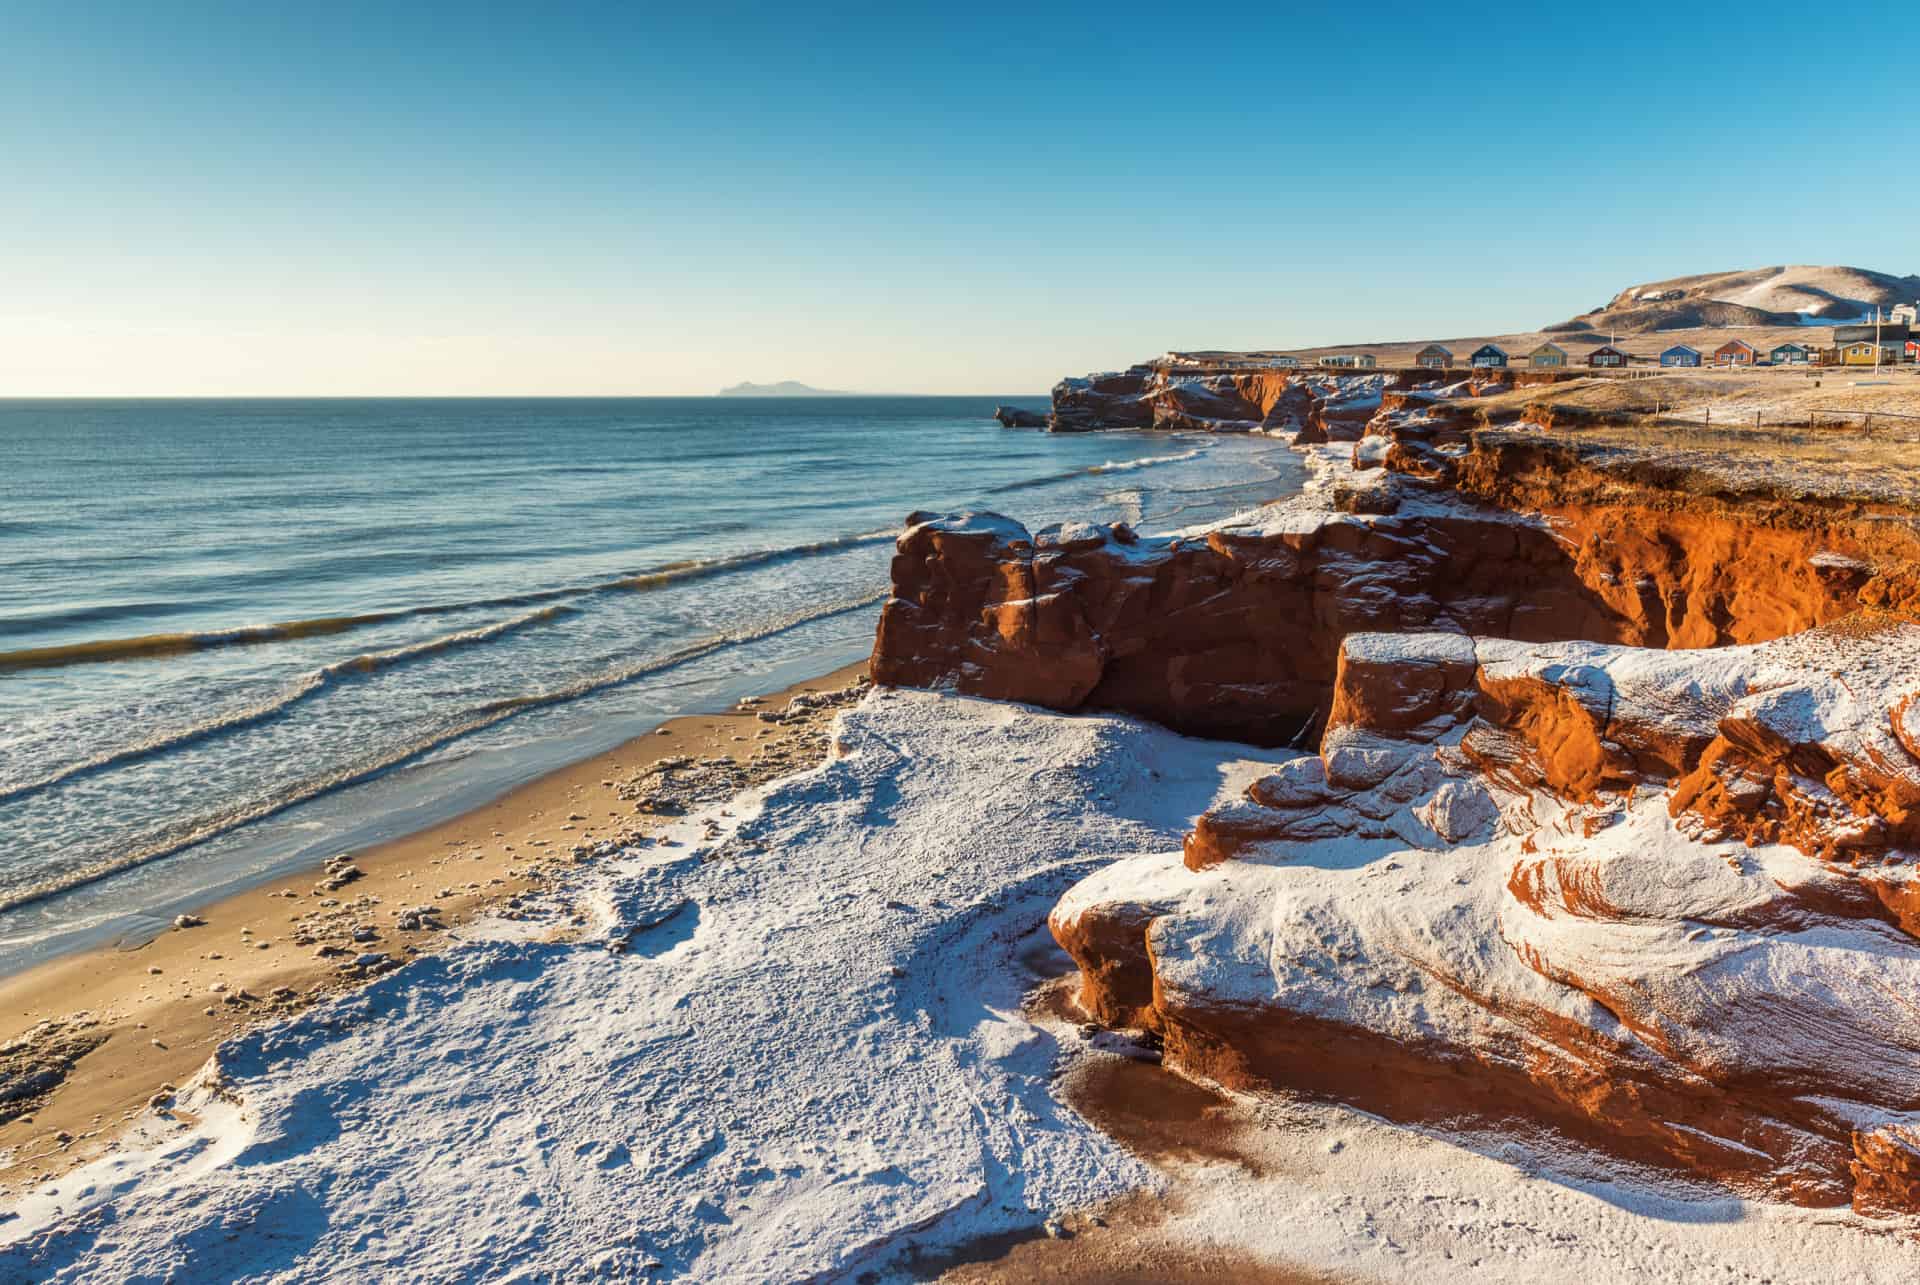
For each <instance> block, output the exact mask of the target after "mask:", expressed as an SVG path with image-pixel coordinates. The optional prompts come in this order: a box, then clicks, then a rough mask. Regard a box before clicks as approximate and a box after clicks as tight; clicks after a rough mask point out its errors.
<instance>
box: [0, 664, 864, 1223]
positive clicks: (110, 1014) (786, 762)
mask: <svg viewBox="0 0 1920 1285" xmlns="http://www.w3.org/2000/svg"><path fill="white" fill-rule="evenodd" d="M865 669H866V665H865V662H864V661H863V662H861V663H859V664H855V665H850V666H847V667H846V668H844V669H841V670H838V671H836V672H835V673H832V674H828V675H826V676H824V677H821V678H817V679H812V680H809V681H807V682H802V683H797V684H795V685H793V686H792V687H789V688H786V689H784V690H782V691H780V692H778V693H774V694H772V695H770V696H768V697H765V698H760V699H759V700H758V701H757V702H755V703H752V704H748V703H747V702H743V703H742V706H743V707H742V708H739V709H735V710H731V711H727V712H723V713H715V714H693V715H687V716H684V717H680V718H676V719H673V720H671V721H669V722H667V723H665V724H663V725H662V726H661V727H660V728H659V729H658V730H656V731H654V732H650V733H647V734H646V735H643V736H640V737H636V738H635V739H633V740H631V741H629V742H627V743H626V744H624V745H621V746H619V747H617V748H615V749H613V750H610V751H608V752H607V753H605V754H601V755H597V756H595V757H594V758H590V759H587V760H584V761H582V762H580V763H576V764H573V765H572V766H569V767H565V768H562V769H560V770H558V771H555V772H553V773H550V774H548V775H547V776H544V777H541V778H539V779H538V780H535V781H531V782H529V783H527V784H526V785H523V786H520V787H519V788H517V789H515V790H513V791H511V792H510V793H508V794H505V795H503V796H501V797H500V798H499V799H497V800H495V801H494V802H492V803H489V804H487V805H485V806H482V807H479V808H476V809H474V810H473V811H471V812H467V813H465V814H463V815H461V816H458V817H455V818H453V819H451V820H449V821H446V822H444V823H442V824H439V825H435V826H432V827H429V828H428V829H425V830H422V831H420V832H418V833H416V834H412V835H408V836H406V837H404V838H400V839H396V840H393V841H390V842H387V843H382V844H379V845H376V846H374V847H372V848H367V849H363V850H361V851H357V852H352V853H346V854H342V855H343V856H346V857H349V858H350V860H349V861H346V862H342V861H340V859H339V858H335V859H334V860H332V861H330V862H329V863H328V865H327V867H326V868H324V869H315V870H310V871H307V872H305V873H300V874H293V875H287V876H283V877H281V878H278V879H275V880H274V881H272V882H270V883H267V884H263V885H261V886H260V887H257V888H253V889H250V890H248V891H246V892H243V893H239V894H237V895H235V896H232V897H228V898H225V899H223V900H221V901H218V902H214V903H212V904H210V905H208V906H206V907H204V908H201V909H199V910H197V911H195V912H194V918H196V919H199V920H203V921H204V923H202V924H199V925H197V926H189V927H176V928H173V929H170V930H168V931H165V932H163V933H161V934H160V935H159V936H158V937H157V938H155V939H154V940H152V941H150V942H148V943H146V944H145V945H141V946H138V947H137V948H133V949H120V948H115V947H100V948H97V949H93V950H89V951H85V952H82V953H79V954H75V955H71V956H66V957H63V958H60V959H55V960H51V961H49V962H47V963H45V964H42V965H39V966H37V967H35V968H32V969H29V970H27V971H26V972H23V973H19V974H17V975H15V976H12V977H9V978H6V979H4V980H3V981H0V1117H5V1122H4V1123H0V1194H3V1193H4V1192H6V1191H9V1190H12V1189H16V1188H17V1187H18V1186H19V1185H21V1184H22V1183H24V1182H30V1181H38V1180H41V1179H44V1178H46V1177H48V1176H51V1175H53V1174H57V1173H61V1172H64V1171H65V1170H67V1169H69V1168H71V1167H72V1166H74V1165H76V1164H79V1163H81V1162H83V1161H85V1160H89V1159H92V1158H93V1157H94V1156H97V1155H98V1154H100V1153H101V1152H102V1151H104V1150H105V1149H106V1148H107V1146H108V1145H109V1144H110V1143H111V1142H112V1140H113V1139H114V1137H116V1136H117V1135H118V1133H119V1131H120V1129H121V1128H122V1127H123V1126H124V1125H125V1124H126V1123H127V1122H128V1121H129V1120H131V1119H132V1118H133V1117H134V1116H136V1115H137V1114H138V1113H139V1112H140V1111H141V1110H143V1109H144V1108H145V1107H146V1106H147V1105H148V1104H149V1102H150V1101H152V1100H154V1099H155V1098H156V1096H159V1097H162V1098H164V1095H165V1094H166V1093H167V1091H168V1090H169V1088H170V1087H171V1086H174V1085H179V1084H183V1083H185V1082H186V1081H187V1080H188V1079H189V1078H191V1077H192V1076H193V1075H194V1074H195V1072H197V1071H198V1070H199V1069H200V1068H201V1067H202V1066H203V1065H204V1064H205V1063H206V1061H207V1058H208V1057H209V1056H210V1055H211V1054H212V1052H213V1051H214V1049H215V1047H216V1046H217V1045H218V1044H219V1043H220V1041H222V1040H224V1039H226V1038H227V1037H228V1036H230V1035H233V1034H235V1033H236V1032H239V1031H241V1030H244V1029H246V1028H247V1027H249V1026H251V1025H253V1024H256V1023H259V1022H263V1021H267V1020H271V1019H273V1018H277V1017H281V1016H284V1015H286V1014H288V1013H293V1012H297V1011H299V1010H300V1009H301V1008H304V1007H306V1006H307V1005H309V1004H312V1003H314V1002H315V1001H316V1000H319V999H323V998H326V997H328V996H330V995H334V994H338V993H339V992H341V991H343V990H347V989H349V988H351V987H353V986H355V985H358V984H360V983H361V982H363V981H364V980H366V979H367V978H368V977H371V976H376V975H378V973H379V972H381V971H384V970H385V969H387V968H389V967H392V966H394V965H397V964H399V963H404V962H405V961H406V960H407V959H409V958H412V957H413V956H415V955H419V954H425V953H429V952H431V951H433V950H435V949H436V948H437V947H439V946H440V945H443V944H445V943H447V942H449V941H452V940H457V939H458V937H459V935H460V931H461V928H462V926H463V925H466V924H468V923H470V922H471V921H473V920H474V919H476V918H478V917H481V916H483V915H506V916H509V917H515V916H519V915H521V914H522V913H523V910H522V907H523V906H526V907H531V905H532V903H534V902H536V901H540V902H545V903H549V905H548V909H550V908H551V907H550V903H551V901H552V897H551V893H552V890H553V889H554V888H555V887H556V886H558V885H561V884H562V883H563V881H562V880H561V879H559V878H558V877H557V876H559V875H560V873H561V872H562V871H563V870H564V869H566V868H571V867H572V866H573V865H575V864H579V863H585V862H591V861H592V860H594V859H595V857H594V854H593V849H594V848H595V847H597V846H598V845H601V844H605V843H610V842H617V841H619V840H620V839H622V838H623V837H632V836H637V835H644V834H646V833H647V832H648V831H650V830H652V829H655V828H658V827H659V826H660V825H661V824H663V823H664V822H665V821H667V820H672V819H675V818H674V817H672V816H666V817H659V816H656V815H654V814H653V813H651V812H649V811H647V810H646V808H647V804H646V803H645V802H644V801H642V800H643V796H645V795H646V794H647V793H648V792H649V791H648V786H646V785H644V784H636V782H639V781H642V780H643V779H644V780H646V781H651V782H655V783H657V782H658V780H659V778H658V776H651V777H650V776H648V773H649V770H650V769H653V768H655V767H656V765H658V764H660V763H661V761H662V760H668V759H673V758H678V757H681V756H688V757H691V758H693V759H695V760H699V759H707V760H712V759H718V758H729V759H732V760H734V762H733V763H732V764H727V765H714V766H713V767H711V768H708V769H703V768H701V767H698V766H692V765H690V766H689V767H688V768H686V769H682V770H681V771H682V772H683V773H687V774H691V775H693V776H694V777H697V778H700V779H699V780H698V781H697V782H696V783H695V784H694V785H692V786H690V787H689V789H692V790H699V791H701V792H702V793H701V798H702V801H703V802H704V801H705V800H706V799H709V798H716V797H718V798H724V797H727V796H729V795H731V794H732V793H736V792H738V790H740V789H745V788H750V787H751V786H753V785H757V784H759V783H761V782H763V781H767V780H772V779H775V778H777V777H780V776H785V775H788V774H790V773H792V772H795V771H799V770H802V769H804V768H807V767H810V766H812V765H813V764H814V763H816V762H818V761H819V759H820V758H821V757H822V756H823V755H824V752H825V735H826V725H827V723H828V722H829V721H830V720H831V718H832V708H831V707H829V706H827V705H826V704H824V703H823V704H822V705H820V706H819V707H816V708H813V709H802V710H799V711H797V712H795V713H793V714H792V715H791V716H780V717H779V720H778V721H769V719H772V718H775V717H776V716H777V715H778V713H779V712H780V711H785V710H787V709H788V708H789V702H790V701H791V698H792V697H793V696H795V695H798V694H801V693H829V692H843V691H845V690H846V689H848V688H849V687H851V686H852V685H853V684H854V683H855V681H856V680H857V679H858V678H860V677H861V676H863V675H864V672H865ZM804 704H805V702H803V705H804ZM763 712H764V713H765V714H766V715H767V717H762V715H763ZM716 791H719V792H718V793H716ZM343 866H350V867H351V869H352V871H355V872H357V873H353V874H344V873H343V872H342V867H343ZM566 926H567V921H566V920H565V918H564V917H562V918H561V919H560V920H559V921H558V923H557V924H556V931H557V932H560V933H564V931H565V930H566ZM389 961H390V962H389Z"/></svg>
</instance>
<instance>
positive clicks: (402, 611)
mask: <svg viewBox="0 0 1920 1285" xmlns="http://www.w3.org/2000/svg"><path fill="white" fill-rule="evenodd" d="M893 538H894V533H893V532H892V531H862V532H859V533H857V534H854V535H843V536H836V537H833V538H832V539H827V540H816V541H812V542H810V543H806V544H791V545H784V546H782V547H780V548H775V549H756V550H753V551H751V552H748V553H735V554H729V555H728V556H726V557H722V558H707V559H690V560H687V561H682V562H669V563H665V564H663V565H661V566H658V567H652V568H649V569H647V570H644V571H636V572H633V573H631V574H629V575H623V576H617V577H615V578H613V579H611V580H602V581H598V582H596V583H594V584H586V585H572V586H568V587H564V588H555V589H539V590H534V591H532V592H529V593H520V594H508V595H503V596H501V597H497V598H476V599H472V600H470V601H466V602H447V603H432V604H429V605H426V606H421V607H402V608H396V609H394V610H391V611H369V612H363V613H360V614H358V615H351V616H320V617H315V618H314V619H311V620H289V621H283V622H281V623H279V624H271V625H244V626H240V627H238V628H234V629H214V630H205V631H201V632H196V633H173V634H143V635H141V636H139V637H134V638H103V639H98V640H95V641H92V642H79V643H65V644H62V645H60V646H56V647H28V648H23V649H20V650H16V651H0V672H5V671H7V670H16V669H55V668H60V667H63V666H67V665H92V664H101V663H105V662H110V661H121V660H147V659H152V658H155V657H162V656H179V655H184V654H186V653H188V652H194V651H205V650H210V649H213V648H218V647H246V646H255V645H258V644H261V643H276V642H290V641H294V640H296V639H302V638H319V637H324V636H326V635H328V634H340V633H346V632H348V631H350V630H354V629H360V628H364V627H366V626H368V625H379V624H388V623H391V622H393V621H396V620H410V619H417V618H420V617H425V616H444V615H452V614H454V613H457V612H464V611H483V610H486V609H487V608H504V607H530V606H535V605H537V604H540V603H548V602H564V601H567V600H570V599H576V598H586V597H591V596H593V595H595V594H605V593H615V592H620V591H622V590H625V591H634V590H641V591H644V590H648V589H658V588H661V587H663V586H665V585H672V584H681V583H684V582H686V581H688V580H698V579H704V578H705V577H707V576H717V575H724V574H726V573H728V572H733V571H740V570H743V569H746V568H749V567H763V566H767V565H769V564H771V563H776V562H784V561H787V560H789V559H793V558H810V557H818V556H820V555H822V554H829V553H838V552H841V551H842V550H845V549H854V548H859V547H860V546H862V545H868V544H878V543H880V542H882V541H886V540H891V539H893ZM348 663H351V662H348ZM6 797H7V796H6V795H0V799H4V798H6Z"/></svg>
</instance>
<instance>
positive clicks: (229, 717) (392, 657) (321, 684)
mask: <svg viewBox="0 0 1920 1285" xmlns="http://www.w3.org/2000/svg"><path fill="white" fill-rule="evenodd" d="M573 611H574V609H573V608H572V607H566V606H553V607H542V608H541V609H540V610H538V611H530V612H528V613H526V614H525V615H523V616H515V617H513V618H512V619H510V620H502V621H499V622H497V623H495V624H491V625H486V626H483V627H481V628H479V629H463V630H461V631H460V632H459V633H452V634H442V635H441V636H440V637H438V638H429V639H426V640H425V641H423V642H417V643H410V644H408V645H407V646H405V647H395V648H393V649H392V650H390V651H370V652H364V653H362V654H361V655H358V656H351V657H348V658H347V659H346V660H339V661H335V662H334V663H333V664H331V665H325V666H322V667H321V668H319V669H316V670H314V671H312V672H311V673H306V674H302V675H300V677H298V678H296V679H295V680H294V681H293V682H292V683H290V684H288V685H287V686H286V687H284V688H282V689H281V690H280V691H279V692H277V693H275V694H274V696H273V697H272V698H271V699H269V700H266V701H263V702H261V703H260V704H257V705H251V706H248V707H246V708H244V709H237V710H230V711H227V712H225V713H223V714H220V715H218V716H216V717H213V718H209V719H207V720H205V721H204V722H199V723H194V724H192V725H190V726H187V727H181V728H176V729H174V730H172V731H168V732H163V733H161V734H160V735H158V736H154V737H152V738H150V739H148V740H144V741H138V742H135V743H134V744H132V745H123V746H120V747H117V748H115V749H111V750H107V751H104V752H103V753H100V754H97V755H95V756H94V757H92V758H88V759H82V760H80V761H79V762H76V763H69V764H66V765H64V766H62V767H61V768H59V769H58V770H56V771H53V772H49V773H47V774H46V775H45V776H41V777H36V778H35V779H33V780H31V781H22V782H20V783H18V784H14V785H6V786H0V803H8V802H11V801H12V800H14V799H20V798H25V797H26V796H27V795H29V794H37V793H39V792H40V791H41V790H45V789H49V788H51V787H53V786H55V785H58V784H60V783H61V782H62V781H71V780H72V779H74V778H75V777H78V776H87V775H91V774H92V773H94V772H99V771H103V770H105V769H107V768H111V767H120V766H123V765H125V764H127V763H132V762H136V761H138V760H140V759H143V758H148V757H150V756H152V755H154V754H160V753H164V752H165V751H167V750H171V749H177V748H178V747H180V746H182V745H189V744H192V743H193V742H195V741H200V740H205V739H206V738H207V737H210V736H218V735H221V734H223V733H226V732H232V731H236V730H238V729H240V728H242V727H251V726H252V725H254V724H255V723H259V722H263V721H264V720H266V719H269V718H276V717H278V716H279V715H281V714H284V713H285V712H286V711H287V710H289V709H291V708H292V707H293V706H295V705H297V704H299V703H300V702H301V701H303V700H306V699H307V698H308V697H310V696H312V695H314V694H315V693H316V692H320V691H323V690H325V689H326V688H327V687H329V686H331V685H333V684H334V683H335V682H337V681H339V680H340V679H342V678H352V677H356V676H358V675H362V674H372V673H377V672H379V671H380V670H384V669H391V668H393V667H394V666H395V665H403V664H405V663H406V662H408V661H410V660H418V659H420V658H421V657H423V656H437V655H439V654H440V653H441V652H446V651H452V650H454V649H455V648H457V647H468V646H472V645H473V644H475V643H484V642H491V641H493V640H494V639H495V638H499V637H502V636H503V635H506V634H510V633H514V632H516V631H518V630H521V629H525V628H527V627H529V626H531V625H538V624H544V623H546V622H547V621H550V620H556V619H558V618H560V617H561V616H566V615H571V614H573Z"/></svg>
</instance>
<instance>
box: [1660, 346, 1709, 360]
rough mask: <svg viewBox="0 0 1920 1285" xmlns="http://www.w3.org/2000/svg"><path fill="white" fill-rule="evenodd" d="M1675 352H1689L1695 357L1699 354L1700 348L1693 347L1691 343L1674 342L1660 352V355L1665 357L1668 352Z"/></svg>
mask: <svg viewBox="0 0 1920 1285" xmlns="http://www.w3.org/2000/svg"><path fill="white" fill-rule="evenodd" d="M1676 352H1690V353H1692V354H1693V355H1694V356H1696V357H1698V356H1699V355H1700V350H1699V349H1698V348H1695V347H1694V346H1693V345H1692V344H1675V345H1674V346H1673V347H1671V348H1668V349H1666V350H1664V351H1663V352H1661V354H1660V355H1661V356H1662V357H1665V356H1666V355H1667V354H1668V353H1676Z"/></svg>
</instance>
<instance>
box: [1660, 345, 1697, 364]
mask: <svg viewBox="0 0 1920 1285" xmlns="http://www.w3.org/2000/svg"><path fill="white" fill-rule="evenodd" d="M1660 364H1661V365H1662V366H1698V365H1699V364H1700V350H1699V349H1698V348H1689V347H1687V346H1686V345H1685V344H1675V345H1674V346H1673V347H1671V348H1669V349H1667V350H1666V351H1665V352H1663V353H1661V354H1660Z"/></svg>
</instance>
